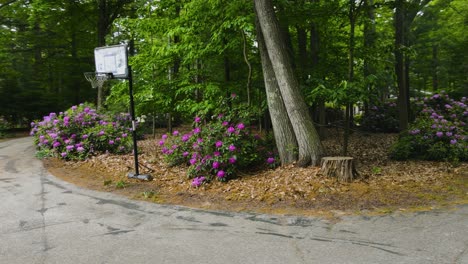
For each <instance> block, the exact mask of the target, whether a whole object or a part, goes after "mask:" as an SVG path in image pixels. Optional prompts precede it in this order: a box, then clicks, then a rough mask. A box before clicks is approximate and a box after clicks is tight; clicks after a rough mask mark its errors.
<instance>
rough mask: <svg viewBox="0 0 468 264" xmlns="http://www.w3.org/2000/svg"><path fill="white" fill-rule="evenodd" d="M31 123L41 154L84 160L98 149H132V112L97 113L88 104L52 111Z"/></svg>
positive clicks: (111, 150)
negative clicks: (113, 114) (58, 111)
mask: <svg viewBox="0 0 468 264" xmlns="http://www.w3.org/2000/svg"><path fill="white" fill-rule="evenodd" d="M31 127H32V129H31V133H30V134H31V135H32V136H33V137H34V142H35V144H36V146H37V149H38V157H47V156H55V157H58V158H62V159H80V160H82V159H86V158H87V157H88V156H89V155H92V154H95V153H102V152H110V153H127V152H129V151H130V149H131V148H130V147H131V140H130V137H129V136H130V132H131V119H130V116H129V115H128V114H119V115H117V116H113V117H110V116H108V115H102V114H98V113H97V112H96V110H95V109H93V108H92V107H91V106H90V105H87V104H80V105H79V106H73V107H71V108H70V109H68V110H67V111H65V112H60V113H59V114H58V115H57V114H56V113H50V114H49V115H48V116H44V118H43V120H41V121H36V122H33V123H31Z"/></svg>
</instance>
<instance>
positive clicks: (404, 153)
mask: <svg viewBox="0 0 468 264" xmlns="http://www.w3.org/2000/svg"><path fill="white" fill-rule="evenodd" d="M416 105H417V107H418V108H419V109H418V115H417V118H416V121H415V122H414V123H413V124H412V125H411V126H410V128H409V130H408V132H407V133H405V134H403V135H402V136H401V137H400V139H399V140H398V142H397V143H396V145H395V146H394V147H393V149H392V153H391V156H392V157H393V158H395V159H399V160H403V159H410V158H417V159H426V160H441V161H443V160H446V161H467V160H468V135H467V132H468V130H467V123H468V106H467V101H466V98H465V97H463V98H462V99H461V100H460V101H456V100H453V99H451V98H450V97H449V96H448V95H447V94H445V93H443V92H442V93H440V94H435V95H433V96H432V97H430V98H424V99H421V100H417V102H416Z"/></svg>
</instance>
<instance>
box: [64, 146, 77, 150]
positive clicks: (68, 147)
mask: <svg viewBox="0 0 468 264" xmlns="http://www.w3.org/2000/svg"><path fill="white" fill-rule="evenodd" d="M74 148H75V146H73V145H68V146H66V149H67V151H72V150H73V149H74Z"/></svg>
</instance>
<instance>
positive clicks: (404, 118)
mask: <svg viewBox="0 0 468 264" xmlns="http://www.w3.org/2000/svg"><path fill="white" fill-rule="evenodd" d="M404 2H405V1H404V0H396V2H395V4H396V9H395V74H396V76H397V85H398V111H399V129H400V131H404V130H406V129H408V112H409V107H408V104H407V102H408V100H407V99H408V97H409V94H408V93H407V87H406V84H407V82H406V71H405V62H404V55H403V47H404V44H405V34H404V32H405V30H404V29H405V26H404V23H405V3H404Z"/></svg>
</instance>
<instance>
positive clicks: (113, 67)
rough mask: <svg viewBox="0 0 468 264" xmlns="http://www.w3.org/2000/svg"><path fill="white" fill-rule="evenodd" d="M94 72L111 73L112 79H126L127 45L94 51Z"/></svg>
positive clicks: (100, 48)
mask: <svg viewBox="0 0 468 264" xmlns="http://www.w3.org/2000/svg"><path fill="white" fill-rule="evenodd" d="M94 62H95V64H96V72H98V73H112V75H113V78H120V79H125V78H127V77H128V61H127V45H115V46H106V47H99V48H95V49H94Z"/></svg>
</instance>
